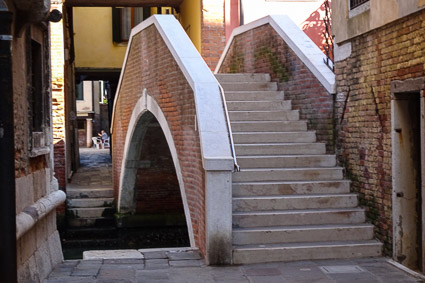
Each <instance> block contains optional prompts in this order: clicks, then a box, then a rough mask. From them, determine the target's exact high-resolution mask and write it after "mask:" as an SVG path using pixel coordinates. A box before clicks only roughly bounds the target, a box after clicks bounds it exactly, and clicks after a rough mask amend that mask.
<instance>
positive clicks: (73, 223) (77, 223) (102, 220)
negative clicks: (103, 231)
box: [67, 217, 115, 228]
mask: <svg viewBox="0 0 425 283" xmlns="http://www.w3.org/2000/svg"><path fill="white" fill-rule="evenodd" d="M67 224H68V228H79V227H114V226H115V218H114V217H94V218H68V219H67Z"/></svg>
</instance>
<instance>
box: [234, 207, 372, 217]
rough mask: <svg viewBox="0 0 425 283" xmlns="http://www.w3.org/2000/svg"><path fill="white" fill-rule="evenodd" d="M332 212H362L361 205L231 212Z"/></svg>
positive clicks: (238, 214)
mask: <svg viewBox="0 0 425 283" xmlns="http://www.w3.org/2000/svg"><path fill="white" fill-rule="evenodd" d="M333 212H364V209H363V208H361V207H351V208H312V209H284V210H252V211H237V212H233V213H232V214H233V215H235V216H240V215H275V214H301V213H303V214H307V213H310V214H311V213H333Z"/></svg>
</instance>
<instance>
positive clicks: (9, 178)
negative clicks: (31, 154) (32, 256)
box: [0, 9, 17, 282]
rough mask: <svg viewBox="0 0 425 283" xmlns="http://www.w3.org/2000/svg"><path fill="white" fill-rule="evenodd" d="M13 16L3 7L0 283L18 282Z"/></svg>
mask: <svg viewBox="0 0 425 283" xmlns="http://www.w3.org/2000/svg"><path fill="white" fill-rule="evenodd" d="M12 16H13V14H12V13H11V12H9V11H7V10H4V9H0V99H1V103H0V156H1V158H0V208H1V213H0V227H1V228H0V230H1V232H0V282H17V262H16V261H17V256H16V208H15V207H16V204H15V201H16V199H15V149H14V147H15V146H14V142H15V141H14V138H15V137H14V123H13V84H12V52H11V43H12V32H11V25H12V20H13V18H12Z"/></svg>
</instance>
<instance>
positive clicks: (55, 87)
mask: <svg viewBox="0 0 425 283" xmlns="http://www.w3.org/2000/svg"><path fill="white" fill-rule="evenodd" d="M51 8H52V9H58V10H59V11H62V4H52V6H51ZM63 42H64V41H63V24H62V21H60V22H58V23H54V24H51V25H50V48H51V51H50V52H51V69H52V123H53V143H54V151H55V152H54V161H55V177H56V179H58V182H59V187H60V188H61V189H62V190H64V189H65V187H66V167H65V166H66V154H65V131H66V129H65V92H64V56H65V55H64V43H63Z"/></svg>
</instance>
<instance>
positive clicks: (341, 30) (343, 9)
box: [332, 0, 425, 43]
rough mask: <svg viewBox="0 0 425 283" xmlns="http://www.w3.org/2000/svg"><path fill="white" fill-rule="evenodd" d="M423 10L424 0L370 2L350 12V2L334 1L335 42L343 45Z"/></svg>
mask: <svg viewBox="0 0 425 283" xmlns="http://www.w3.org/2000/svg"><path fill="white" fill-rule="evenodd" d="M423 8H425V1H424V0H370V1H369V2H366V3H365V4H363V5H361V6H359V7H357V8H355V9H353V10H351V11H350V8H349V0H341V1H334V3H332V11H333V12H332V27H333V30H332V31H333V33H334V34H335V42H336V43H342V42H344V41H346V40H348V39H351V38H353V37H355V36H358V35H360V34H363V33H366V32H368V31H370V30H373V29H376V28H379V27H381V26H384V25H385V24H388V23H390V22H392V21H395V20H397V19H400V18H402V17H405V16H407V15H409V14H412V13H414V12H416V11H419V10H421V9H423Z"/></svg>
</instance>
